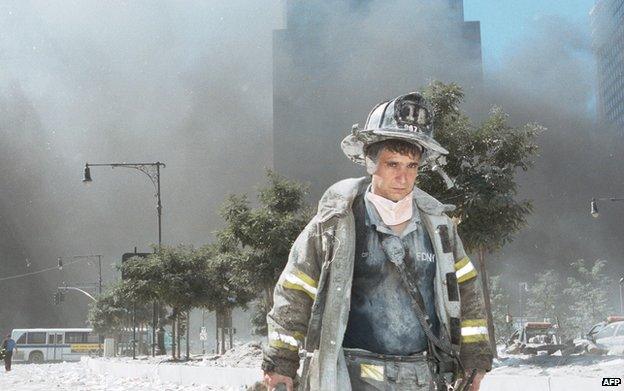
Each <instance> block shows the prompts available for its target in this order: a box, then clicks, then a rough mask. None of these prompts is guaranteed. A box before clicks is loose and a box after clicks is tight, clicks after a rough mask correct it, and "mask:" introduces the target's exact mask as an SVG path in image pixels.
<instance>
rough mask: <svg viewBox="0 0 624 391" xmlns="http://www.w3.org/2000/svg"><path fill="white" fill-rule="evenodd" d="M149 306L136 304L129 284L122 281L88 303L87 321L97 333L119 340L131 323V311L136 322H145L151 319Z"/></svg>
mask: <svg viewBox="0 0 624 391" xmlns="http://www.w3.org/2000/svg"><path fill="white" fill-rule="evenodd" d="M149 307H150V306H149V305H143V304H138V305H137V304H136V301H134V296H133V294H132V290H131V289H130V287H129V285H128V284H127V283H125V282H123V281H122V282H120V283H118V284H116V285H114V286H113V287H111V288H109V289H108V290H107V291H106V292H104V293H103V294H102V295H100V296H98V298H97V301H96V302H94V303H92V304H91V305H90V308H89V313H88V323H89V324H90V325H91V327H93V330H94V331H95V332H96V333H98V334H99V335H101V336H103V337H115V338H116V339H117V341H121V340H122V335H123V334H124V333H126V332H127V330H128V328H129V327H130V326H131V325H132V316H133V313H134V316H135V322H137V323H138V324H147V323H148V322H149V321H150V320H151V308H149Z"/></svg>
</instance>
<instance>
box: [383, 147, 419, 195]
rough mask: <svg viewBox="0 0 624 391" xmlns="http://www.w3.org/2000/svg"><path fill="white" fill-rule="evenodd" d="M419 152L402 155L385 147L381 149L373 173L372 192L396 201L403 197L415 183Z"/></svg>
mask: <svg viewBox="0 0 624 391" xmlns="http://www.w3.org/2000/svg"><path fill="white" fill-rule="evenodd" d="M419 161H420V154H417V155H402V154H400V153H398V152H391V151H388V150H387V149H385V148H384V149H383V150H381V152H379V156H378V158H377V167H376V170H375V173H374V174H373V180H372V190H373V193H375V194H377V195H380V196H382V197H384V198H387V199H389V200H391V201H394V202H397V201H400V200H402V199H403V198H405V196H407V195H408V194H409V193H410V192H411V191H412V189H413V188H414V184H415V183H416V177H417V176H418V163H419Z"/></svg>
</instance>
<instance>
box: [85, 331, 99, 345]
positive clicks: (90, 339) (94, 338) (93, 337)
mask: <svg viewBox="0 0 624 391" xmlns="http://www.w3.org/2000/svg"><path fill="white" fill-rule="evenodd" d="M87 342H88V343H99V342H100V337H99V336H98V335H97V334H93V333H89V334H87Z"/></svg>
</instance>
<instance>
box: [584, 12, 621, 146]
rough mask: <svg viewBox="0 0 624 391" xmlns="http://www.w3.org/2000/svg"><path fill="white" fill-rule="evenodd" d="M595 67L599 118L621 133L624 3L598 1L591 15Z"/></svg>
mask: <svg viewBox="0 0 624 391" xmlns="http://www.w3.org/2000/svg"><path fill="white" fill-rule="evenodd" d="M590 17H591V27H592V41H593V47H594V53H595V56H596V60H597V65H598V116H599V118H600V120H601V121H602V122H604V123H607V124H610V125H613V126H615V127H616V128H617V129H618V132H619V133H620V134H622V133H623V132H624V0H598V1H597V2H596V5H595V6H594V8H593V9H592V10H591V12H590Z"/></svg>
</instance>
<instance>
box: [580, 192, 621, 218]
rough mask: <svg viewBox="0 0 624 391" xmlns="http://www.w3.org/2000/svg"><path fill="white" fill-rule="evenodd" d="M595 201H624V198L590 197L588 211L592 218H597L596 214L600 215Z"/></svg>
mask: <svg viewBox="0 0 624 391" xmlns="http://www.w3.org/2000/svg"><path fill="white" fill-rule="evenodd" d="M597 201H624V198H618V197H603V198H592V200H591V202H590V203H589V213H590V214H591V215H592V217H593V218H596V219H597V218H598V216H600V213H598V202H597Z"/></svg>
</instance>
